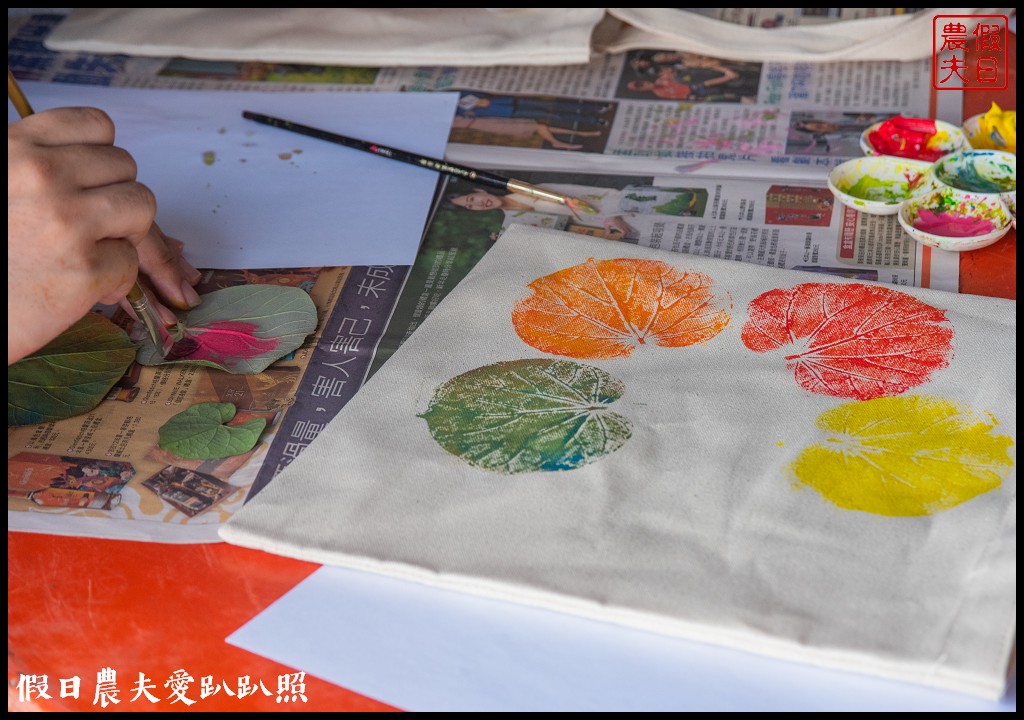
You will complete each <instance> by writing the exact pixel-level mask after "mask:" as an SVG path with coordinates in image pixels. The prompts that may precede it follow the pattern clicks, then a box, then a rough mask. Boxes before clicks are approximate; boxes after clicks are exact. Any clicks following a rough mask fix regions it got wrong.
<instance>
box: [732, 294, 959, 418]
mask: <svg viewBox="0 0 1024 720" xmlns="http://www.w3.org/2000/svg"><path fill="white" fill-rule="evenodd" d="M747 312H748V314H749V317H750V320H749V321H748V322H747V323H746V324H745V325H744V326H743V332H742V336H741V337H742V340H743V344H744V345H746V346H747V347H748V348H749V349H751V350H753V351H754V352H759V353H779V354H782V356H783V358H784V360H785V363H786V367H787V368H789V369H790V370H791V371H792V372H793V375H794V378H795V379H796V381H797V383H798V384H799V385H800V387H802V388H804V389H806V390H809V391H810V392H813V393H819V394H822V395H829V396H832V397H839V398H852V399H858V400H870V399H872V398H878V397H883V396H886V395H899V394H901V393H904V392H906V391H907V390H909V389H910V388H912V387H916V386H918V385H921V384H923V383H926V382H928V381H929V380H930V379H931V375H932V373H933V372H935V371H937V370H940V369H942V368H944V367H946V366H947V365H949V360H950V358H952V355H953V351H952V347H951V342H952V339H953V328H952V326H951V325H950V323H949V320H948V319H947V318H946V313H945V311H943V310H939V309H938V308H935V307H932V306H931V305H928V304H927V303H924V302H921V301H920V300H918V299H917V298H915V297H913V296H912V295H908V294H906V293H903V292H900V291H898V290H892V289H890V288H887V287H884V286H881V285H878V286H875V285H862V284H851V285H838V284H831V283H804V284H801V285H797V286H796V287H793V288H790V289H782V288H779V289H776V290H770V291H768V292H766V293H763V294H761V295H759V296H758V297H756V298H754V300H752V301H751V303H750V305H749V307H748V308H747Z"/></svg>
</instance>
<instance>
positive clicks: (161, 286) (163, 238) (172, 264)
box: [137, 223, 201, 322]
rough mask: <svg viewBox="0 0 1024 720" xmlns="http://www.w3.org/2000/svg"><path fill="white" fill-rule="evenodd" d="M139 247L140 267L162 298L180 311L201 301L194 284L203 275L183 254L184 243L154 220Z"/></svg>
mask: <svg viewBox="0 0 1024 720" xmlns="http://www.w3.org/2000/svg"><path fill="white" fill-rule="evenodd" d="M137 250H138V253H139V267H140V269H141V271H142V272H143V273H145V274H146V276H147V277H148V278H149V280H150V282H151V283H152V285H153V287H154V288H155V289H156V291H157V294H158V296H159V297H160V299H161V300H163V301H164V302H166V303H168V304H169V305H171V306H172V307H175V308H177V309H179V310H187V309H189V308H193V307H195V306H196V305H198V304H199V295H198V294H197V293H196V291H195V288H193V287H192V286H193V285H195V284H196V283H197V282H199V279H200V277H201V275H200V273H199V271H198V270H196V269H195V268H194V267H192V265H191V264H190V263H189V262H188V261H187V260H186V259H185V257H184V255H183V254H182V251H183V250H184V243H182V242H181V241H180V240H176V239H175V238H172V237H168V236H167V235H165V234H164V232H163V231H162V230H161V229H160V228H159V226H157V225H156V223H152V224H151V225H150V228H149V231H148V232H147V233H146V235H145V236H144V237H143V239H142V241H141V242H140V243H139V244H138V246H137ZM159 310H160V309H159V308H158V311H159ZM171 315H172V316H173V313H171ZM173 321H174V320H173V317H172V318H171V322H173Z"/></svg>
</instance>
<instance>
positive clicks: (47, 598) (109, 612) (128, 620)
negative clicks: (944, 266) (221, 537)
mask: <svg viewBox="0 0 1024 720" xmlns="http://www.w3.org/2000/svg"><path fill="white" fill-rule="evenodd" d="M1010 39H1011V47H1010V53H1011V54H1010V57H1011V62H1010V77H1009V86H1008V89H1007V90H1006V91H1005V92H1003V93H1002V94H1001V95H1000V97H999V98H998V99H999V100H1000V102H1001V104H1002V105H1003V107H1006V108H1015V107H1016V62H1015V60H1016V36H1015V35H1011V36H1010ZM963 95H964V117H969V116H971V115H974V114H977V113H980V112H984V111H985V110H987V109H988V106H989V102H990V100H991V99H992V96H991V95H989V94H987V93H977V92H965V93H963ZM960 267H961V290H962V291H963V292H973V293H977V294H984V295H993V296H998V297H1005V298H1012V299H1016V233H1015V232H1011V233H1010V234H1009V235H1008V236H1007V237H1006V238H1004V239H1003V240H1002V241H1000V242H999V243H997V244H995V245H993V246H990V247H989V248H985V249H982V250H978V251H974V252H971V253H964V254H963V256H962V257H961V259H960ZM7 556H8V680H9V684H8V708H9V709H17V710H28V709H35V710H41V711H54V710H77V711H82V710H93V709H99V708H100V707H101V705H100V704H99V703H98V702H94V701H96V700H97V698H96V696H95V693H94V690H95V688H96V680H97V674H98V673H100V672H101V671H103V670H104V669H105V668H108V667H113V668H118V669H119V670H120V672H119V676H118V685H119V686H120V688H121V692H120V695H119V698H120V700H121V702H120V703H119V704H110V705H108V706H107V707H106V708H105V710H106V711H119V710H129V711H131V710H145V711H178V710H180V709H184V708H183V706H182V703H181V702H175V701H173V699H165V698H167V697H168V690H166V689H165V688H164V683H165V681H166V680H167V679H168V678H170V677H171V676H172V675H173V674H174V673H176V672H178V671H185V672H187V673H188V674H189V675H191V676H193V678H194V679H195V684H194V685H193V686H192V689H191V690H190V693H189V694H190V696H191V697H193V698H198V696H199V686H200V679H201V678H202V677H207V676H208V677H211V678H212V679H213V682H214V684H215V685H217V686H218V687H219V688H220V689H219V690H218V691H217V692H216V693H215V694H212V695H210V696H208V697H205V698H203V699H202V701H201V703H202V704H201V705H198V706H197V707H196V709H201V710H208V711H242V710H252V711H273V710H283V709H288V710H301V711H307V710H308V711H320V710H335V711H337V710H343V711H389V710H394V709H395V708H391V707H390V706H388V705H385V704H383V703H381V702H378V701H376V700H373V699H369V698H366V697H363V696H360V695H358V694H356V693H354V692H350V691H348V690H345V689H344V688H341V687H337V686H335V685H332V684H330V683H326V682H323V681H321V680H318V679H317V678H315V677H312V676H308V675H307V676H305V677H304V678H303V679H302V680H303V681H304V684H305V686H304V696H305V698H306V701H305V702H303V703H301V704H293V705H290V706H285V705H283V704H281V703H280V702H278V695H277V690H278V681H279V678H281V677H284V678H286V679H288V678H289V677H290V676H291V675H292V674H293V673H295V672H296V670H295V669H294V668H290V667H286V666H283V665H281V664H279V663H276V662H274V661H272V660H269V659H266V658H263V657H259V656H256V655H253V654H251V653H249V652H247V651H244V650H241V649H239V648H236V647H233V646H231V645H228V644H226V643H225V642H224V640H223V638H224V637H226V636H227V635H229V634H230V633H232V632H233V631H235V630H236V629H238V627H240V626H241V625H243V624H244V623H245V622H246V621H248V620H249V619H250V618H252V617H253V616H254V615H256V614H258V613H259V612H260V611H262V610H263V609H264V608H265V607H266V606H267V605H268V604H270V603H271V602H273V601H274V600H275V599H277V598H278V597H280V596H281V595H283V594H284V593H285V592H287V591H288V590H289V589H291V588H292V587H293V586H294V585H295V584H296V583H298V582H299V581H301V580H302V579H303V578H305V577H306V576H308V575H309V574H310V573H312V572H313V571H314V570H316V568H317V567H318V566H316V565H315V564H311V563H306V562H300V561H295V560H291V559H287V558H283V557H277V556H274V555H269V554H265V553H261V552H256V551H252V550H247V549H243V548H239V547H234V546H230V545H226V544H213V545H163V544H156V543H140V542H125V541H112V540H97V539H88V538H67V537H58V536H50V535H41V534H34V533H11V532H9V533H8V549H7ZM140 671H142V672H144V673H145V674H146V676H147V677H148V678H149V681H150V683H151V684H153V685H155V686H156V687H155V689H154V690H153V692H154V693H155V694H156V695H157V696H158V697H159V698H161V699H160V701H159V702H156V703H151V702H150V701H148V700H146V699H145V697H144V696H143V697H142V698H140V699H138V700H136V701H134V702H132V701H131V699H132V696H133V695H134V694H135V693H134V691H133V689H132V688H133V687H134V684H135V682H136V681H137V679H138V673H139V672H140ZM44 674H45V675H47V677H48V678H49V685H48V692H49V695H50V696H51V697H50V698H35V699H33V700H31V701H28V702H22V701H19V695H18V687H17V684H18V681H19V678H20V676H21V675H44ZM75 676H78V677H79V678H80V679H81V689H80V692H79V696H78V697H77V698H76V697H61V684H60V682H59V680H60V679H70V678H73V677H75ZM240 678H247V679H246V680H245V682H244V683H243V685H244V687H245V688H246V690H248V689H254V690H255V693H254V694H251V695H248V696H247V697H240V693H238V692H237V690H238V685H239V679H240ZM261 681H262V683H263V685H264V687H265V691H264V689H261V688H260V687H259V683H260V682H261ZM228 690H231V691H233V692H234V694H229V693H228ZM101 701H102V699H101Z"/></svg>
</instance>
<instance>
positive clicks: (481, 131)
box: [8, 14, 962, 542]
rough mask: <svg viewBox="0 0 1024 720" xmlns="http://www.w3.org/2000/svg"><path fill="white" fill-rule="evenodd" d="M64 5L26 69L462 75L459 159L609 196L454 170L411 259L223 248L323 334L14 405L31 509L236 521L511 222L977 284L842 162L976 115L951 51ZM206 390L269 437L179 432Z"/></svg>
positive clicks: (174, 538)
mask: <svg viewBox="0 0 1024 720" xmlns="http://www.w3.org/2000/svg"><path fill="white" fill-rule="evenodd" d="M60 17H61V16H60V15H57V14H51V15H39V14H37V15H27V16H21V17H17V18H10V17H9V22H8V57H9V64H10V66H11V68H12V70H14V72H15V73H16V74H17V76H18V77H19V78H23V79H33V80H43V81H51V82H75V83H90V84H100V85H116V86H127V87H131V86H134V87H151V88H169V89H175V88H177V89H202V88H206V89H218V90H252V89H262V90H280V91H317V92H372V91H388V90H404V91H408V92H434V91H452V90H457V91H459V92H460V95H461V97H460V106H459V108H460V109H459V112H458V113H457V115H456V117H455V118H454V119H453V126H452V134H451V136H450V141H451V144H450V145H449V152H448V159H449V160H452V161H456V162H463V163H465V164H469V165H473V166H475V167H480V168H483V169H491V170H493V171H495V172H498V173H500V174H504V175H512V174H514V176H515V177H516V178H518V179H521V180H525V181H527V182H532V183H535V184H543V185H545V186H550V187H553V188H555V189H560V190H562V191H564V192H569V193H570V194H573V195H576V196H580V197H583V198H584V199H587V201H588V202H590V203H591V204H592V205H594V206H595V207H596V208H597V209H598V212H597V213H596V214H594V215H580V216H575V215H573V214H572V213H570V212H568V211H567V210H566V208H565V207H564V206H559V205H555V204H551V203H547V204H545V203H543V202H541V203H524V201H523V200H522V199H520V200H518V201H516V199H514V198H513V199H511V200H509V199H501V198H500V197H499V196H498V194H496V193H495V192H494V191H493V190H490V191H488V192H490V194H491V196H492V198H497V201H498V202H499V203H500V205H499V206H495V207H493V208H492V209H487V210H485V211H484V212H480V211H478V210H479V208H475V207H473V203H472V202H470V201H468V200H467V198H479V197H480V195H479V193H481V192H484V191H485V190H486V189H485V188H481V187H476V186H474V185H472V184H470V183H468V182H467V181H465V180H460V179H453V178H449V177H439V179H438V193H437V196H436V202H435V205H434V207H433V209H432V211H431V214H430V216H429V218H426V219H425V220H426V223H425V226H426V230H425V233H424V237H423V243H422V246H421V250H420V252H419V255H418V257H417V259H416V262H415V264H414V265H413V266H411V267H404V266H402V267H399V266H395V267H390V266H373V267H352V268H298V269H294V268H285V269H270V270H253V271H249V272H238V271H234V272H227V271H218V270H207V271H206V273H207V275H206V278H205V279H204V283H205V284H206V285H205V288H204V289H206V290H209V289H213V288H215V287H224V286H227V285H230V284H238V283H258V282H273V283H279V284H289V285H294V286H298V287H303V288H305V289H306V290H308V291H309V292H310V295H311V297H312V298H313V300H314V302H315V304H316V305H317V308H318V315H319V317H320V318H321V323H320V326H319V328H318V330H317V332H316V334H315V335H314V336H312V337H311V338H310V339H309V340H308V342H307V344H306V345H305V346H304V347H303V348H301V349H300V350H299V351H297V352H296V353H295V354H294V355H293V356H291V357H289V358H285V359H284V360H282V361H279V362H278V363H276V364H275V365H274V366H272V367H271V368H270V369H268V370H267V371H266V372H265V373H261V374H259V375H253V376H230V375H227V374H225V373H221V372H219V371H216V370H210V369H206V368H194V367H187V366H181V365H168V366H163V367H157V368H145V367H140V366H133V367H132V368H131V369H130V370H129V371H128V373H126V376H125V378H123V379H122V381H121V382H120V383H119V384H118V385H117V386H116V387H115V388H114V390H113V391H112V392H111V394H110V397H109V398H108V399H107V400H106V401H104V402H103V403H101V404H100V406H99V407H97V408H96V409H95V410H94V411H92V412H90V413H87V414H86V415H83V416H79V417H75V418H70V419H68V420H64V421H60V422H56V423H47V424H43V425H38V426H32V427H25V428H16V429H11V428H9V430H8V528H9V529H12V530H30V531H38V532H49V533H54V534H66V535H96V536H102V537H119V538H129V539H139V540H158V541H164V542H212V541H215V540H216V539H217V537H216V528H217V526H218V525H219V524H221V523H223V522H224V521H225V520H227V518H229V517H230V515H231V514H232V513H233V512H234V511H236V510H237V509H238V508H239V507H240V506H241V505H242V504H243V503H244V502H245V500H246V498H247V497H251V496H252V495H253V494H255V493H257V492H259V490H260V489H261V488H263V487H265V486H266V485H267V483H269V482H271V481H272V479H273V477H274V475H275V474H276V473H277V472H278V471H279V470H280V469H282V468H283V467H284V466H286V465H287V464H288V463H289V462H290V461H291V460H292V459H294V458H295V457H296V456H297V455H298V454H299V453H301V452H302V450H303V448H305V447H306V446H308V444H309V443H310V442H312V441H313V440H314V439H315V438H316V436H317V435H318V433H319V432H320V430H321V429H322V428H323V427H324V426H325V425H326V423H327V422H329V421H330V420H331V419H332V418H333V417H334V416H335V414H337V412H338V411H339V410H340V409H341V408H342V407H343V406H344V405H345V403H346V402H347V401H348V399H350V398H351V397H352V395H353V394H354V393H355V392H356V391H357V390H358V389H359V387H360V386H361V385H362V383H363V382H364V381H365V380H366V379H367V378H368V377H369V376H371V375H372V374H373V373H374V372H376V370H377V369H378V368H379V367H380V366H381V365H382V364H383V362H385V361H386V360H387V358H388V357H390V355H391V354H393V353H394V351H395V350H396V349H397V348H398V347H399V346H400V345H401V344H402V342H404V340H405V339H406V338H408V337H409V335H410V334H411V333H412V332H414V331H415V330H416V329H417V327H418V326H419V324H420V323H421V322H422V321H423V319H424V318H425V317H426V316H427V315H428V314H429V313H430V312H432V311H433V309H434V308H435V307H436V306H437V305H438V303H439V302H440V301H441V300H442V299H443V298H444V297H445V295H446V294H447V293H448V292H449V291H450V290H451V289H452V288H453V287H454V286H455V285H456V284H457V283H458V281H459V280H460V279H461V278H462V277H464V276H465V275H466V273H468V272H469V270H470V269H471V268H472V267H473V266H474V265H475V264H476V262H477V261H478V260H479V259H480V258H481V257H482V256H483V254H484V253H486V251H487V249H488V248H489V247H490V245H491V244H492V243H493V241H494V239H496V237H497V236H498V234H499V233H500V232H501V231H502V229H503V228H504V227H506V226H507V225H509V224H510V223H525V224H532V225H538V226H543V227H551V228H556V229H563V230H568V231H571V232H578V233H586V234H590V235H595V236H599V237H605V238H607V239H609V240H610V241H622V242H632V243H639V244H643V245H645V246H648V247H652V248H661V249H664V250H666V251H673V252H679V253H690V254H701V255H705V256H711V257H719V258H725V259H730V260H734V261H740V262H753V263H758V264H761V265H766V266H772V267H779V268H792V269H801V270H808V271H812V272H820V273H823V274H834V275H842V276H845V277H854V278H860V279H865V280H872V281H879V282H884V283H890V284H894V285H902V286H910V285H913V286H925V287H933V288H938V289H945V290H949V291H954V292H955V291H957V289H958V267H959V264H958V257H957V256H956V255H955V254H950V253H941V252H937V251H936V252H931V251H929V250H928V249H926V248H923V247H922V246H919V245H917V244H916V243H915V242H913V241H912V240H911V239H910V238H909V237H908V236H906V235H905V234H904V233H903V232H902V229H901V228H900V226H899V224H898V222H897V221H896V219H895V217H894V216H884V217H879V216H871V215H864V214H860V213H857V212H854V211H852V210H850V209H848V208H846V207H845V206H842V205H839V204H837V203H836V202H835V201H834V199H833V197H832V195H831V193H830V192H829V190H828V188H827V185H826V176H827V173H828V171H829V169H830V168H832V167H834V166H835V165H837V164H838V163H841V162H843V161H845V160H847V159H849V158H851V157H856V156H859V155H860V154H861V150H860V146H859V137H860V133H861V131H862V130H863V128H865V127H866V126H867V125H868V124H870V123H871V122H874V121H875V120H877V119H880V118H883V117H888V116H891V115H893V114H896V113H902V114H906V115H935V114H936V113H937V114H938V116H939V117H941V118H942V119H945V120H948V121H950V122H954V123H959V122H960V121H961V119H962V117H961V109H960V104H959V103H960V97H959V95H960V94H959V93H939V94H938V95H940V96H945V97H939V98H935V97H933V95H934V93H933V92H931V91H930V89H929V77H930V76H929V65H928V63H927V62H921V63H916V62H911V63H891V62H878V63H830V64H816V65H811V64H803V65H801V64H780V63H751V62H731V61H725V60H717V59H714V58H705V57H699V56H693V55H689V54H686V53H682V54H678V53H675V54H665V53H657V52H654V51H647V50H640V51H634V52H630V53H625V54H623V55H615V56H602V57H599V58H596V59H595V60H594V61H592V62H591V63H590V64H588V65H581V66H554V67H510V66H507V67H493V68H452V67H425V68H343V67H314V66H299V65H280V64H267V63H236V62H212V63H211V62H198V61H192V60H185V59H174V58H148V59H140V58H131V57H126V56H98V55H87V54H60V53H53V52H51V51H49V50H46V49H45V48H44V47H43V45H42V38H44V37H45V36H46V34H47V33H48V32H49V30H50V29H51V28H52V27H53V25H54V24H55V23H56V22H58V21H59V19H60ZM659 76H661V77H670V76H671V78H672V80H673V82H675V83H677V85H678V86H682V85H686V86H687V87H688V89H686V90H684V89H682V87H674V86H668V85H667V83H662V86H663V87H668V88H669V89H667V90H663V91H662V92H663V93H668V94H672V93H675V94H676V95H678V96H680V97H672V98H666V97H658V96H655V95H653V94H652V93H653V91H652V90H650V89H649V88H648V86H647V85H645V84H643V83H644V82H653V81H651V80H650V78H652V77H654V78H655V79H657V78H658V77H659ZM721 78H725V79H723V80H721V81H719V79H721ZM684 95H685V97H682V96H684ZM953 96H956V97H955V98H954V97H953ZM680 98H681V99H680ZM954 99H955V102H953V100H954ZM936 103H937V104H936ZM328 122H329V119H325V124H326V123H328ZM540 126H544V130H543V131H539V130H538V128H539V127H540ZM491 202H492V203H493V202H495V201H494V200H492V201H491ZM118 319H119V321H120V322H122V323H125V325H126V327H130V322H129V321H128V319H127V318H125V317H123V316H122V317H120V318H118ZM136 332H137V330H136ZM205 401H217V402H232V403H234V404H235V405H236V407H237V408H238V409H239V413H240V415H241V416H242V417H243V418H244V419H248V418H251V417H263V418H265V419H266V420H267V423H268V424H267V429H266V431H265V432H264V433H263V436H262V437H261V441H260V444H259V445H257V447H256V448H255V449H253V450H252V451H251V452H250V453H247V454H245V455H243V456H238V457H234V458H229V459H227V460H223V461H207V462H201V463H200V462H195V461H185V460H183V459H182V458H178V457H175V456H173V455H170V454H169V453H167V452H166V451H163V450H160V449H159V447H158V443H157V432H158V429H159V427H160V426H161V425H162V424H163V423H164V422H166V420H167V419H169V418H170V417H171V416H173V415H174V414H176V413H177V412H179V411H180V410H183V409H184V408H185V407H188V406H189V405H191V404H194V403H197V402H205ZM339 472H343V468H339Z"/></svg>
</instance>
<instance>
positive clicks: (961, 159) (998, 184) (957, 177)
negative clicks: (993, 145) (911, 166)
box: [935, 150, 1017, 194]
mask: <svg viewBox="0 0 1024 720" xmlns="http://www.w3.org/2000/svg"><path fill="white" fill-rule="evenodd" d="M935 179H936V180H937V181H938V182H939V183H941V184H942V185H948V186H949V187H952V188H956V189H957V190H962V191H964V192H971V193H995V194H1004V193H1011V192H1012V193H1016V192H1017V156H1016V155H1014V154H1013V153H1009V152H1004V151H1002V150H965V151H963V152H958V153H953V154H951V155H944V156H943V157H940V158H939V159H938V160H937V161H936V162H935Z"/></svg>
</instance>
